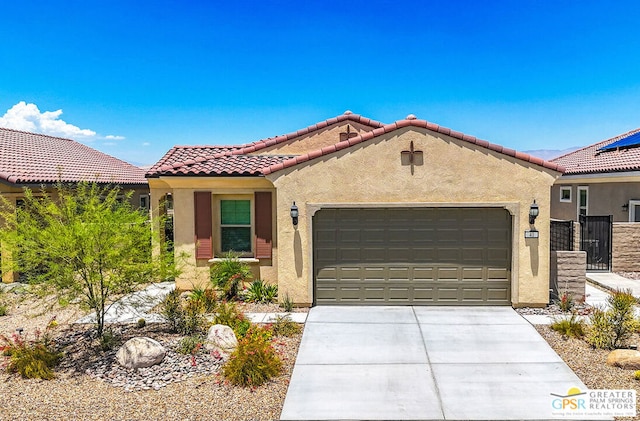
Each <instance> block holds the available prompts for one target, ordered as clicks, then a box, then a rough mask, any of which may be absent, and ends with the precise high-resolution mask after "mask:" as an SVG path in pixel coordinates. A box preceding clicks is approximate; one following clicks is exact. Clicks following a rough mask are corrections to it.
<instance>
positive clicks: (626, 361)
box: [607, 349, 640, 370]
mask: <svg viewBox="0 0 640 421" xmlns="http://www.w3.org/2000/svg"><path fill="white" fill-rule="evenodd" d="M607 364H609V365H612V366H614V367H620V368H622V369H625V370H640V351H635V350H633V349H616V350H614V351H611V352H610V353H609V355H607Z"/></svg>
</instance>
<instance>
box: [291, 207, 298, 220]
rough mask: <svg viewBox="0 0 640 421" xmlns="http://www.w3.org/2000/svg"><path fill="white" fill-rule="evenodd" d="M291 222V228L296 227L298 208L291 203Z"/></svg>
mask: <svg viewBox="0 0 640 421" xmlns="http://www.w3.org/2000/svg"><path fill="white" fill-rule="evenodd" d="M291 222H293V226H296V225H298V207H297V206H296V202H293V205H291Z"/></svg>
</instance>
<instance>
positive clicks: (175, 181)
mask: <svg viewBox="0 0 640 421" xmlns="http://www.w3.org/2000/svg"><path fill="white" fill-rule="evenodd" d="M149 185H150V187H151V197H152V207H153V213H154V215H157V213H158V208H159V201H160V199H161V198H162V197H163V196H164V195H166V194H167V193H171V194H172V195H173V206H174V214H173V229H174V247H175V255H176V261H177V265H178V268H179V270H180V271H181V273H180V275H179V276H178V277H177V278H176V287H177V288H179V289H192V288H194V287H196V286H199V287H206V286H208V285H209V268H210V267H211V263H210V262H209V261H208V260H202V259H196V258H195V223H194V216H195V211H194V199H193V197H194V192H196V191H209V192H211V193H212V194H214V195H218V196H237V195H253V193H254V192H255V191H273V185H272V184H271V182H270V181H268V180H265V179H264V178H259V177H251V178H249V177H219V178H213V177H197V178H194V177H167V178H162V179H150V180H149ZM273 198H274V200H273V202H274V204H273V206H274V209H275V206H276V205H275V204H276V197H275V194H274V195H273ZM212 200H215V199H214V198H212ZM274 214H275V212H274ZM214 222H215V221H214ZM273 225H274V227H273V229H274V233H273V238H274V241H273V249H272V254H273V255H272V259H261V260H260V261H259V262H258V263H251V264H250V265H251V267H252V271H253V274H254V277H255V278H260V279H263V280H265V281H267V282H273V283H275V282H277V267H276V266H275V265H274V264H273V262H274V261H275V260H276V259H277V256H278V247H277V238H276V235H275V217H274V224H273ZM154 227H155V229H159V227H158V226H157V223H156V224H155V225H154ZM213 231H214V232H213V235H214V244H215V243H216V242H217V241H218V239H217V238H216V227H215V223H214V230H213ZM217 257H220V256H219V255H217Z"/></svg>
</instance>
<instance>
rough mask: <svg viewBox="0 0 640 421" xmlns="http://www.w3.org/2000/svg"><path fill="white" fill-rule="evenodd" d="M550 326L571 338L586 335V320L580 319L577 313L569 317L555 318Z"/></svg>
mask: <svg viewBox="0 0 640 421" xmlns="http://www.w3.org/2000/svg"><path fill="white" fill-rule="evenodd" d="M550 327H551V329H553V330H555V331H556V332H558V333H560V334H562V335H564V336H568V337H571V338H582V337H583V336H584V330H585V329H584V322H583V321H582V320H580V319H578V316H577V315H576V314H575V313H574V314H572V315H571V317H569V318H566V317H563V318H559V319H554V320H553V322H552V323H551V326H550Z"/></svg>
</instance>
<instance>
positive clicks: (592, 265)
mask: <svg viewBox="0 0 640 421" xmlns="http://www.w3.org/2000/svg"><path fill="white" fill-rule="evenodd" d="M612 222H613V215H605V216H584V215H581V216H580V250H583V251H586V252H587V270H600V271H610V270H611V237H612Z"/></svg>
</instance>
